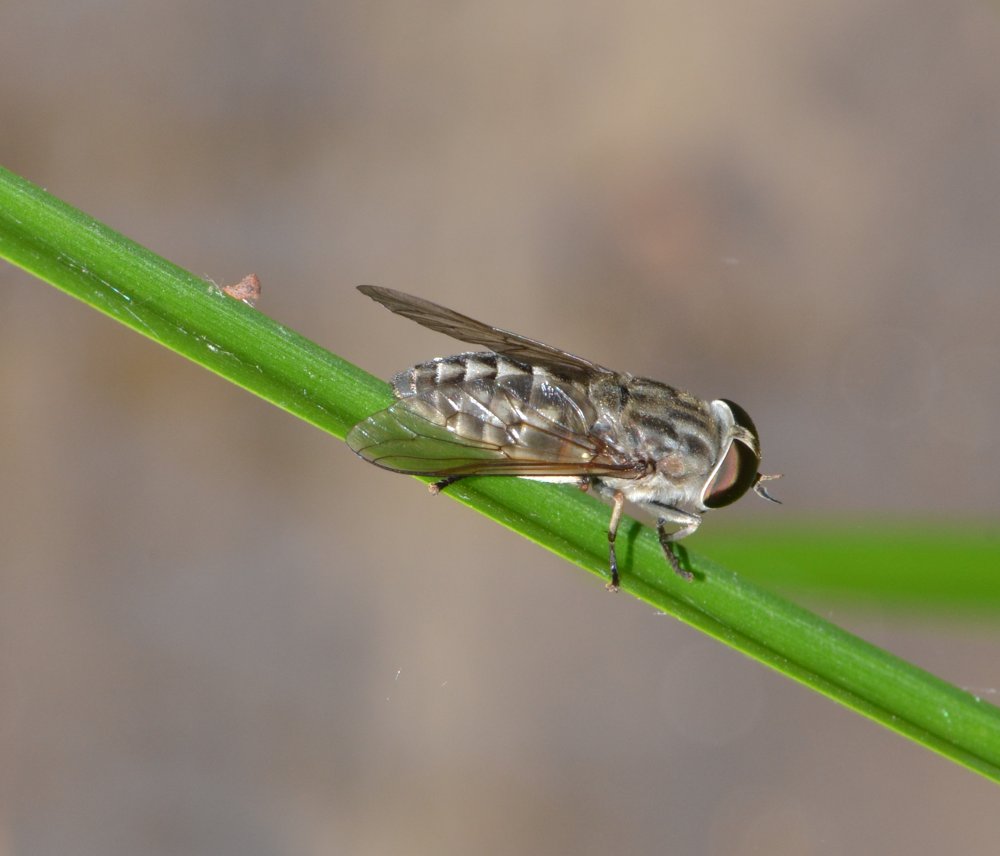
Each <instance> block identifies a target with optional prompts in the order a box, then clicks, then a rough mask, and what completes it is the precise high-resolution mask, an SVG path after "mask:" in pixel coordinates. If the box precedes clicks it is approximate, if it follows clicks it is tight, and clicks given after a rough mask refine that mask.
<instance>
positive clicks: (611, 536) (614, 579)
mask: <svg viewBox="0 0 1000 856" xmlns="http://www.w3.org/2000/svg"><path fill="white" fill-rule="evenodd" d="M612 499H613V501H614V505H613V506H612V508H611V522H610V523H609V524H608V554H609V555H608V561H609V564H610V566H611V582H609V583H608V584H607V586H605V588H607V590H608V591H618V587H619V584H620V583H621V579H620V578H619V576H618V557H617V556H616V555H615V537H616V536H617V535H618V523H619V522H620V521H621V519H622V509H623V508H624V507H625V494H623V493H622V492H621V491H620V490H616V491H615V492H614V496H613V497H612Z"/></svg>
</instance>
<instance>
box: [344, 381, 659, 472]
mask: <svg viewBox="0 0 1000 856" xmlns="http://www.w3.org/2000/svg"><path fill="white" fill-rule="evenodd" d="M591 424H593V413H592V406H591V405H590V404H589V403H588V402H587V401H586V398H585V397H584V396H583V395H582V394H581V393H580V392H579V391H577V390H573V389H571V388H567V387H564V386H561V385H558V384H555V383H553V382H552V381H550V380H546V379H544V378H540V377H537V376H531V375H527V376H517V377H506V378H499V379H489V380H478V381H473V382H469V383H463V384H447V385H443V386H439V387H435V388H433V389H427V390H423V391H421V392H420V393H418V394H416V395H411V396H407V397H405V398H402V399H400V400H399V401H397V402H396V403H395V404H393V405H392V406H391V407H388V408H386V409H385V410H381V411H379V412H378V413H375V414H373V415H372V416H369V417H368V418H367V419H365V420H364V421H363V422H359V423H358V424H357V425H355V426H354V428H352V429H351V432H350V433H349V434H348V435H347V444H348V445H349V446H350V447H351V448H352V449H353V450H354V451H355V452H357V454H359V455H360V456H361V457H362V458H364V459H365V460H367V461H371V462H372V463H373V464H377V465H378V466H380V467H384V468H385V469H388V470H395V471H397V472H403V473H413V474H420V475H441V476H450V475H475V474H481V475H508V476H534V477H546V476H576V475H579V476H585V475H615V476H618V477H620V478H638V477H639V476H641V475H644V474H645V472H646V464H645V462H644V461H639V460H636V459H634V458H630V457H628V456H627V455H625V454H624V453H622V452H620V451H619V450H617V449H614V448H612V447H610V446H609V445H608V444H607V443H605V442H604V441H603V440H601V439H600V438H598V437H595V436H594V435H593V434H591V433H589V426H590V425H591Z"/></svg>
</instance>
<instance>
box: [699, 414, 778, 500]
mask: <svg viewBox="0 0 1000 856" xmlns="http://www.w3.org/2000/svg"><path fill="white" fill-rule="evenodd" d="M710 406H711V408H712V412H713V413H714V415H715V418H716V420H717V421H718V424H719V426H720V429H721V430H720V437H721V440H722V442H721V444H720V448H719V456H718V459H717V460H716V463H715V466H714V467H713V468H712V471H711V472H710V473H709V475H708V478H707V479H706V480H705V484H704V488H703V489H702V492H701V497H700V500H701V505H702V507H703V508H704V509H706V510H707V509H710V508H722V507H723V506H726V505H732V504H733V503H734V502H736V500H738V499H739V498H740V497H741V496H743V494H745V493H746V492H747V491H748V490H750V489H751V488H753V492H754V493H756V494H757V495H758V496H760V497H763V498H764V499H766V500H768V501H770V502H780V500H777V499H775V498H774V497H773V496H771V495H770V494H769V493H768V492H767V490H766V489H765V488H764V485H763V482H766V481H771V480H772V479H777V478H781V476H780V475H770V476H769V475H762V474H761V473H760V472H759V471H758V467H759V466H760V436H759V435H758V434H757V426H756V425H754V424H753V420H752V419H751V418H750V415H749V414H748V413H747V412H746V411H745V410H744V409H743V408H742V407H740V406H739V405H738V404H736V402H734V401H728V400H726V399H721V398H720V399H718V400H717V401H713V402H712V403H711V405H710Z"/></svg>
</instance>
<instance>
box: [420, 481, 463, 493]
mask: <svg viewBox="0 0 1000 856" xmlns="http://www.w3.org/2000/svg"><path fill="white" fill-rule="evenodd" d="M464 478H465V476H446V477H445V478H443V479H441V481H436V482H434V483H433V484H429V485H427V490H429V491H430V492H431V493H432V494H434V495H435V496H437V495H438V494H439V493H441V491H443V490H444V489H445V488H446V487H448V485H451V484H454V483H455V482H457V481H458V480H459V479H464Z"/></svg>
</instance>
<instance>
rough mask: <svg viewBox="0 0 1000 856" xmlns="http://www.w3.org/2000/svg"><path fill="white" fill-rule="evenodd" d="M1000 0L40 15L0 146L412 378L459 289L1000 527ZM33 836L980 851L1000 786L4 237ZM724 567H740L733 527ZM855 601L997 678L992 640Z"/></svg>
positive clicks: (9, 655) (7, 543) (4, 63)
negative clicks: (580, 564) (376, 453)
mask: <svg viewBox="0 0 1000 856" xmlns="http://www.w3.org/2000/svg"><path fill="white" fill-rule="evenodd" d="M998 56H1000V10H998V8H997V7H996V6H995V5H991V4H980V3H974V2H943V0H923V2H910V3H899V2H888V1H887V0H884V1H882V2H870V0H865V2H861V0H848V2H844V0H838V2H819V3H811V4H801V3H796V2H792V0H776V2H771V3H765V4H744V3H737V2H723V3H714V4H706V3H703V2H693V1H692V0H682V2H669V3H661V4H654V3H644V2H621V3H617V4H613V5H612V4H595V3H574V2H568V0H562V2H554V3H549V4H535V3H525V2H509V3H505V4H487V3H462V2H437V3H426V2H413V3H378V2H376V3H361V2H337V3H327V4H310V3H304V2H296V0H292V2H288V3H284V4H282V5H281V6H280V7H279V6H278V5H277V4H273V3H262V2H251V3H237V2H226V0H209V2H205V1H204V0H198V2H189V0H188V2H180V3H172V4H162V3H153V2H149V0H138V2H132V3H128V4H124V3H108V2H103V3H102V2H81V1H80V0H74V2H72V3H68V2H67V3H58V2H53V0H32V2H28V0H7V1H6V2H5V3H3V5H2V6H0V163H3V164H4V165H5V166H7V167H8V168H10V169H13V170H14V171H16V172H19V173H21V174H23V175H25V176H26V177H27V178H29V179H31V180H33V181H35V182H37V183H39V184H41V185H43V186H45V187H47V188H48V189H50V190H51V191H52V192H53V193H55V194H56V195H58V196H60V197H62V198H64V199H66V200H67V201H69V202H71V203H73V204H75V205H77V206H79V207H81V208H83V209H84V210H85V211H87V212H89V213H91V214H93V215H94V216H96V217H98V218H99V219H101V220H103V221H104V222H106V223H108V224H109V225H111V226H112V227H114V228H117V229H119V230H120V231H122V232H124V233H125V234H126V235H128V236H130V237H132V238H134V239H135V240H137V241H139V242H140V243H143V244H145V245H146V246H148V247H150V248H152V249H153V250H154V251H156V252H158V253H160V254H162V255H164V256H166V257H167V258H169V259H171V260H173V261H175V262H177V263H178V264H181V265H183V266H184V267H186V268H188V269H189V270H191V271H194V272H196V273H198V274H201V275H204V276H206V277H211V278H212V279H214V280H216V281H217V282H231V281H235V280H238V279H239V278H240V277H241V276H243V275H244V274H246V273H250V272H255V273H257V274H258V275H259V276H260V277H261V279H262V281H263V284H264V295H263V299H262V300H261V302H260V304H259V308H260V310H261V311H263V312H265V313H267V314H269V315H271V316H273V317H275V318H276V319H278V320H280V321H281V322H283V323H285V324H288V325H289V326H291V327H294V328H296V329H297V330H299V331H301V332H302V333H304V334H305V335H307V336H309V337H310V338H313V339H315V340H316V341H318V342H319V343H321V344H323V345H324V346H326V347H328V348H330V349H331V350H333V351H335V352H336V353H339V354H341V355H343V356H345V357H346V358H348V359H350V360H352V361H354V362H357V363H359V364H360V365H362V366H364V367H365V368H367V369H369V370H370V371H373V372H374V373H376V374H379V375H382V376H388V375H390V374H391V373H392V372H393V371H395V370H397V369H399V368H402V367H404V366H405V365H407V364H409V363H412V362H415V361H418V360H421V359H424V358H427V357H431V356H435V355H439V354H442V353H447V352H450V351H454V350H459V349H460V346H456V345H455V344H453V343H451V342H449V341H447V340H445V339H443V338H442V337H440V336H435V335H434V334H432V333H429V332H427V331H423V330H420V329H419V328H417V327H416V326H414V325H411V324H408V323H407V322H405V321H403V320H401V319H397V318H394V317H393V316H391V315H389V314H388V313H386V312H385V311H384V310H382V309H381V308H379V307H377V306H375V305H374V304H372V303H370V302H369V301H367V300H365V299H364V298H363V297H361V296H360V295H358V294H357V293H356V292H355V291H354V286H355V285H356V284H358V283H362V282H373V283H378V284H381V285H386V286H390V287H394V288H400V289H403V290H406V291H411V292H414V293H417V294H421V295H425V296H427V297H430V298H432V299H434V300H438V301H440V302H442V303H444V304H446V305H449V306H454V307H455V308H457V309H459V310H461V311H465V312H467V313H468V314H471V315H473V316H474V317H477V318H481V319H483V320H486V321H490V322H493V323H495V324H499V325H502V326H506V327H510V328H513V329H515V330H517V331H519V332H523V333H526V334H528V335H533V336H536V337H539V338H543V339H545V340H547V341H550V342H552V343H553V344H556V345H559V346H562V347H564V348H567V349H569V350H573V351H576V352H578V353H582V354H584V355H585V356H588V357H591V358H593V359H595V360H598V361H600V362H602V363H604V364H607V365H611V366H614V367H617V368H621V369H627V370H630V371H633V372H636V373H642V374H647V375H652V376H654V377H658V378H661V379H663V380H666V381H669V382H672V383H676V384H679V385H682V386H685V387H687V388H689V389H691V390H692V391H694V392H696V393H699V394H702V395H704V396H707V397H716V396H726V397H731V398H734V399H736V400H738V401H739V402H741V403H742V404H743V405H744V406H745V407H746V408H747V409H748V410H749V411H750V412H751V413H752V414H754V417H755V419H756V420H757V423H758V426H759V427H760V429H761V433H762V436H763V438H764V444H765V467H766V469H767V470H769V471H783V472H785V473H786V478H785V480H784V481H783V482H782V483H781V485H780V494H781V496H782V498H783V499H784V500H785V503H786V504H785V505H784V506H783V508H782V509H779V510H775V508H774V507H767V506H766V504H764V503H758V502H756V501H754V500H753V499H749V500H745V501H744V502H743V503H741V504H739V505H737V506H735V507H734V508H733V509H730V510H728V511H727V512H726V513H725V514H722V513H719V515H718V516H717V517H712V518H710V519H709V522H708V525H709V526H713V527H714V526H716V525H718V526H724V525H726V522H727V521H740V520H742V521H744V522H745V521H746V520H747V519H748V518H749V517H753V518H754V519H759V520H760V521H761V524H762V525H766V523H767V522H768V517H769V516H770V518H771V519H772V520H773V519H774V515H775V514H779V515H781V520H782V521H788V520H795V519H812V520H816V519H822V520H829V521H830V525H831V526H835V525H837V521H838V520H841V519H844V518H854V519H856V518H857V517H858V516H859V515H862V514H864V515H885V516H887V517H900V516H906V517H910V518H918V519H921V520H926V521H928V522H931V521H936V520H939V519H944V520H946V521H959V520H962V519H964V518H968V517H974V518H976V519H979V520H982V519H985V520H987V521H989V520H993V519H995V518H996V516H997V513H998V511H1000V466H998V464H997V456H996V440H995V433H996V425H997V424H998V422H1000V389H998V386H1000V384H998V381H997V368H998V365H1000V344H998V339H997V327H998V322H1000V289H998V284H997V269H998V266H1000V242H998V240H997V235H998V233H1000V63H998V62H997V58H998ZM0 357H2V358H0V396H2V418H0V432H2V443H0V473H2V479H3V483H4V490H3V491H2V494H0V562H2V567H0V854H18V856H20V854H53V853H73V854H95V855H96V854H101V856H116V854H135V853H142V854H149V855H150V856H160V854H191V853H206V854H209V853H210V854H241V856H246V854H289V856H292V854H329V853H347V854H361V856H367V854H388V853H407V854H436V856H450V854H470V853H476V854H493V853H572V854H604V853H609V852H619V853H678V854H687V853H692V854H702V853H704V854H749V853H766V854H840V853H858V852H866V853H940V852H952V853H977V852H988V851H990V850H992V849H993V848H995V842H996V839H997V835H998V833H1000V818H998V816H997V812H996V805H997V801H996V790H995V786H993V785H991V784H989V783H987V782H986V781H985V780H982V779H979V778H978V777H976V776H974V775H973V774H971V773H968V772H966V771H964V770H961V769H959V768H957V767H955V766H954V765H952V764H950V763H948V762H946V761H944V760H942V759H939V758H937V757H936V756H934V755H932V754H930V753H929V752H927V751H925V750H923V749H921V748H919V747H916V746H914V745H911V744H910V743H908V742H907V741H904V740H903V739H902V738H899V737H897V736H895V735H893V734H890V733H888V732H887V731H885V730H884V729H882V728H879V727H877V726H875V725H874V724H872V723H869V722H867V721H866V720H863V719H862V718H860V717H859V716H857V715H855V714H853V713H850V712H848V711H846V710H843V709H841V708H839V707H837V706H835V705H833V704H832V703H830V702H827V701H826V700H824V699H822V698H820V697H819V696H817V695H816V694H815V693H812V692H809V691H807V690H805V689H803V688H801V687H799V686H797V685H795V684H792V683H791V682H790V681H788V680H786V679H784V678H782V677H779V676H777V675H775V674H772V673H770V672H769V671H767V670H765V669H764V668H762V667H760V666H759V665H757V664H755V663H751V662H748V661H745V660H744V659H743V658H742V657H741V656H740V655H738V654H735V653H733V652H732V651H729V650H728V649H725V648H723V647H721V646H720V645H718V644H716V643H714V642H712V641H710V640H707V639H705V638H703V637H701V636H700V635H698V634H697V633H695V632H693V631H691V630H689V629H688V628H686V627H684V626H682V625H681V624H679V623H678V622H676V621H674V620H672V619H670V618H666V617H663V616H658V615H656V614H654V613H653V612H652V611H651V610H650V609H648V608H647V607H645V606H643V605H641V604H639V603H637V602H635V601H633V600H631V599H630V598H628V597H626V596H619V597H610V596H608V595H606V594H605V593H604V592H603V589H602V586H601V584H600V582H599V581H598V580H597V579H595V578H591V577H589V576H587V575H584V574H581V573H578V572H576V571H574V570H573V569H571V568H569V567H568V566H567V565H565V563H563V562H562V561H560V560H558V559H556V558H555V557H553V556H550V555H548V554H546V553H544V552H542V551H540V550H538V549H537V548H536V547H534V546H532V545H531V544H529V543H527V542H525V541H523V540H521V539H519V538H517V537H515V536H513V535H511V534H510V533H507V532H506V531H503V530H501V529H500V528H499V527H496V526H495V525H493V524H491V523H489V522H488V521H486V520H485V519H482V518H480V517H478V516H477V515H475V514H473V513H471V512H469V511H468V510H466V509H463V508H462V507H460V506H458V505H457V504H454V503H451V502H449V501H447V500H442V499H438V500H432V499H430V498H429V497H428V496H427V494H426V491H425V490H424V489H423V488H422V487H420V486H419V485H418V484H416V483H415V482H412V481H410V480H407V479H404V478H401V477H395V476H392V475H390V474H387V473H383V472H380V471H377V470H376V469H374V468H371V467H368V466H365V465H364V464H362V463H361V462H360V461H358V460H357V459H356V458H355V457H354V456H353V455H351V454H350V452H349V451H348V450H347V448H346V447H345V446H343V444H341V443H339V442H337V441H335V440H333V439H332V438H330V437H328V436H325V435H323V434H321V433H320V432H318V431H316V430H315V429H313V428H310V427H309V426H307V425H305V424H303V423H300V422H298V421H296V420H295V419H293V418H291V417H290V416H288V415H286V414H284V413H282V412H279V411H277V410H276V409H274V408H273V407H270V406H268V405H266V404H264V403H262V402H260V401H258V400H256V399H254V398H253V397H252V396H250V395H248V394H247V393H245V392H243V391H241V390H239V389H236V388H234V387H233V386H231V385H229V384H227V383H225V382H224V381H222V380H220V379H219V378H217V377H215V376H213V375H210V374H209V373H207V372H205V371H203V370H202V369H200V368H198V367H196V366H194V365H191V364H188V363H186V362H185V361H184V360H182V359H180V358H179V357H177V356H175V355H173V354H171V353H169V352H167V351H165V350H164V349H162V348H160V347H157V346H156V345H154V344H152V343H151V342H149V341H147V340H145V339H142V338H141V337H139V336H137V335H135V334H134V333H132V332H129V331H127V330H124V329H122V328H120V327H118V326H116V325H115V324H114V323H113V322H111V321H110V320H108V319H106V318H104V317H103V316H100V315H98V314H97V313H95V312H93V311H92V310H90V309H88V308H86V307H84V306H83V305H81V304H78V303H76V302H74V301H72V300H70V299H68V298H66V297H65V296H64V295H62V294H60V293H59V292H57V291H56V290H54V289H52V288H50V287H49V286H46V285H44V284H41V283H39V282H37V281H35V280H32V279H31V278H30V277H28V276H27V275H26V274H24V273H22V272H20V271H17V270H15V269H13V268H11V267H9V266H6V265H4V266H0ZM691 547H692V548H693V549H695V550H697V543H696V542H694V541H692V542H691ZM814 606H819V608H820V609H821V611H824V614H828V615H829V616H830V617H832V618H833V619H834V620H836V621H838V622H840V623H842V624H844V625H845V626H847V627H848V628H850V629H853V630H855V631H857V632H860V633H862V634H863V635H864V636H866V637H867V638H869V639H871V640H873V641H875V642H876V643H879V644H882V645H885V646H887V647H889V648H890V649H892V650H893V651H895V652H897V653H899V654H901V655H903V656H905V657H907V658H910V659H912V660H914V661H915V662H917V663H918V664H920V665H922V666H924V667H925V668H928V669H930V670H931V671H934V672H935V673H937V674H940V675H941V676H943V677H945V678H947V679H949V680H951V681H954V682H956V683H959V684H961V685H963V686H968V687H973V688H976V689H977V690H979V691H980V692H982V693H984V694H985V697H986V698H988V699H989V698H992V699H994V700H995V697H996V691H997V688H1000V674H998V669H997V662H998V658H997V654H996V651H997V645H998V642H1000V638H998V636H1000V634H998V632H997V627H996V626H995V625H984V624H982V623H976V624H964V625H963V624H959V623H956V622H945V621H937V622H933V621H932V622H916V621H913V620H901V619H899V618H898V617H895V616H884V615H880V614H877V613H874V612H872V611H867V612H865V613H864V614H861V613H857V614H854V613H851V612H848V611H845V610H843V609H836V610H832V609H829V608H826V609H824V605H823V604H818V605H817V604H814Z"/></svg>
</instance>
